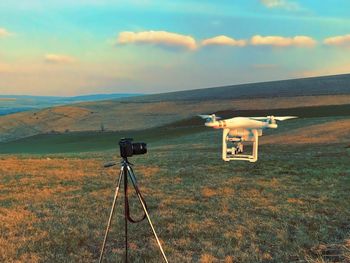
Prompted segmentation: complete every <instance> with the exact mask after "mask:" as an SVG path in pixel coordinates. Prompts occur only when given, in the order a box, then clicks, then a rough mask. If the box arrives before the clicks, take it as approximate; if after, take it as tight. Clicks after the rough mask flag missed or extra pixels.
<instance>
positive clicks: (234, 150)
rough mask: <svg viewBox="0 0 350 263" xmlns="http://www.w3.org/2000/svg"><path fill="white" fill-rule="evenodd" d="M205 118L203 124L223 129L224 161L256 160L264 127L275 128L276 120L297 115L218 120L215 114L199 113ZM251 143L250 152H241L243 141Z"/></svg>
mask: <svg viewBox="0 0 350 263" xmlns="http://www.w3.org/2000/svg"><path fill="white" fill-rule="evenodd" d="M199 117H201V118H202V119H205V120H206V122H205V126H207V127H212V128H214V129H223V134H222V159H223V160H224V161H233V160H240V161H249V162H256V161H257V160H258V143H259V136H262V131H263V130H264V129H268V128H270V129H276V128H277V127H278V125H277V121H284V120H289V119H294V118H297V116H267V117H234V118H231V119H226V120H220V119H221V118H220V117H218V116H216V115H215V114H211V115H199ZM244 142H250V143H251V144H252V152H251V154H243V143H244Z"/></svg>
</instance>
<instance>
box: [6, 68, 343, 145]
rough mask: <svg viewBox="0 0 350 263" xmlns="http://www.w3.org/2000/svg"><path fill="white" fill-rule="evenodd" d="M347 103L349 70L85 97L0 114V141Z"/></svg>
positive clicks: (134, 128) (143, 128) (132, 128)
mask: <svg viewBox="0 0 350 263" xmlns="http://www.w3.org/2000/svg"><path fill="white" fill-rule="evenodd" d="M347 104H350V75H349V74H348V75H338V76H326V77H316V78H306V79H296V80H284V81H273V82H264V83H253V84H244V85H235V86H226V87H218V88H209V89H199V90H190V91H181V92H172V93H164V94H154V95H145V96H138V97H130V98H122V99H117V100H108V101H96V102H83V103H77V104H71V105H67V106H59V107H51V108H46V109H42V110H35V111H28V112H21V113H16V114H11V115H6V116H0V141H2V142H4V141H11V140H16V139H20V138H24V137H29V136H34V135H38V134H45V133H46V134H47V133H51V134H56V133H69V132H73V131H74V132H75V131H85V132H91V131H110V132H111V131H116V132H120V131H126V130H145V129H150V128H153V127H159V126H165V125H170V124H171V123H174V122H178V121H181V120H184V119H189V118H191V117H193V116H194V115H196V114H199V113H211V112H221V113H223V114H225V111H226V112H229V113H230V114H231V116H232V115H233V116H235V114H241V113H242V112H241V111H246V110H255V111H256V110H258V111H259V110H268V111H263V112H261V114H266V113H267V114H268V113H269V112H271V110H273V109H279V110H281V109H290V108H299V109H300V108H301V109H302V108H304V110H306V111H309V110H310V109H305V107H321V106H327V105H340V106H341V105H345V108H343V109H342V110H341V112H344V111H345V113H346V112H348V113H349V112H350V111H349V108H348V107H346V105H347ZM255 111H253V112H252V111H251V112H249V113H256V112H255ZM326 112H327V110H326ZM254 115H255V114H254ZM345 115H346V114H345ZM347 115H349V114H347Z"/></svg>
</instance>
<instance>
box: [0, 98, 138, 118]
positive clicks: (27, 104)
mask: <svg viewBox="0 0 350 263" xmlns="http://www.w3.org/2000/svg"><path fill="white" fill-rule="evenodd" d="M139 95H140V94H131V93H130V94H129V93H113V94H90V95H81V96H74V97H55V96H28V95H0V115H7V114H12V113H17V112H22V111H29V110H35V109H42V108H47V107H53V106H59V105H66V104H71V103H79V102H86V101H99V100H111V99H119V98H124V97H132V96H139Z"/></svg>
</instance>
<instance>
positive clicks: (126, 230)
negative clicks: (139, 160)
mask: <svg viewBox="0 0 350 263" xmlns="http://www.w3.org/2000/svg"><path fill="white" fill-rule="evenodd" d="M122 169H123V173H124V223H125V263H127V262H128V218H127V208H128V203H127V196H128V168H127V167H126V166H123V168H122Z"/></svg>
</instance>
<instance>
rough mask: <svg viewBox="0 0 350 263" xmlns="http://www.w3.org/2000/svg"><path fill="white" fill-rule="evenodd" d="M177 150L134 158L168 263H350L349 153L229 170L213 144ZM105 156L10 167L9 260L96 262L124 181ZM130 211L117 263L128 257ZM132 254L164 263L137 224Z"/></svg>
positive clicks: (264, 157)
mask: <svg viewBox="0 0 350 263" xmlns="http://www.w3.org/2000/svg"><path fill="white" fill-rule="evenodd" d="M202 136H203V139H205V138H207V136H206V135H205V134H203V135H202ZM190 139H191V138H190ZM190 139H189V140H190ZM179 142H180V143H182V144H181V145H180V144H179V146H178V151H172V150H170V151H166V147H164V145H160V146H159V148H156V147H157V146H155V147H154V148H151V149H152V150H150V152H149V154H148V155H147V156H139V157H136V156H135V157H134V159H133V162H134V163H135V164H137V165H135V167H134V169H135V173H136V175H137V177H138V181H139V183H140V188H141V191H142V193H143V194H144V196H145V199H146V201H147V203H148V206H149V208H150V214H151V217H152V220H153V221H154V225H155V227H156V230H157V232H158V234H159V236H160V237H161V238H162V240H164V248H165V250H166V253H167V255H168V257H169V262H181V263H183V262H227V263H229V262H291V261H297V260H307V262H327V260H328V262H342V261H341V260H343V262H346V261H344V260H348V259H349V247H350V241H349V240H348V226H349V223H348V222H349V220H348V219H349V211H348V210H347V208H348V207H349V206H348V197H349V192H348V185H349V184H348V182H349V181H348V178H349V177H348V168H347V165H346V163H345V162H346V161H348V158H347V156H346V153H344V151H346V149H345V148H342V149H339V145H328V146H326V148H325V147H324V146H323V145H322V146H317V145H311V146H300V145H297V146H290V145H288V146H283V145H282V146H280V145H278V146H275V145H272V146H270V147H273V148H271V149H270V148H268V147H267V146H264V149H263V151H262V153H261V156H260V157H261V159H260V160H261V161H260V162H258V163H255V164H247V163H238V162H236V163H229V164H228V163H223V162H222V161H221V160H220V159H219V158H216V157H217V155H215V157H213V151H214V150H213V149H214V148H213V147H212V148H210V147H208V148H199V149H197V150H198V151H197V152H196V154H195V155H194V154H193V152H192V149H193V145H192V144H191V143H192V141H191V142H189V143H188V144H187V145H186V139H184V138H181V139H179ZM200 142H201V141H200ZM167 143H168V141H167ZM194 144H198V141H195V142H194ZM283 147H284V148H283ZM292 147H294V148H292ZM298 147H299V148H298ZM312 147H314V148H312ZM291 148H292V149H291ZM215 149H217V148H215ZM158 150H159V151H158ZM286 152H288V153H290V155H289V156H286V155H285V153H286ZM320 152H321V153H323V154H325V153H327V154H328V153H329V154H330V155H329V156H323V155H322V154H320ZM333 152H336V153H338V156H334V155H333V154H332V153H333ZM300 153H303V155H299V154H300ZM108 154H109V153H108ZM304 154H307V155H308V156H309V158H308V159H307V160H305V158H304ZM291 155H293V156H292V157H291ZM61 156H63V155H61ZM74 156H80V155H74ZM96 156H99V157H97V158H101V159H79V158H53V157H52V159H46V158H39V157H38V158H34V157H26V158H15V157H5V156H4V157H2V158H1V159H0V220H1V221H0V222H2V223H1V224H0V233H1V237H0V262H96V259H97V257H98V253H99V248H100V245H101V242H102V237H103V231H104V228H105V221H106V220H107V218H108V213H109V208H110V204H111V203H110V202H111V199H112V196H113V191H114V185H115V180H116V174H115V173H118V167H114V168H111V169H103V168H102V167H101V164H102V163H103V160H102V158H107V155H103V154H101V155H96ZM84 157H86V154H85V155H81V158H84ZM108 157H109V156H108ZM188 160H190V162H188ZM203 160H205V162H203ZM184 161H186V166H184V167H181V166H179V164H180V163H181V164H182V163H183V162H184ZM218 177H219V178H218ZM132 198H134V196H131V200H132ZM121 199H122V197H121ZM121 203H122V200H118V203H117V205H118V206H117V211H116V215H117V217H116V220H115V221H114V222H113V227H112V233H111V238H110V239H109V242H108V247H107V253H106V259H108V260H107V262H114V260H115V259H116V258H117V259H119V260H120V258H121V257H122V255H123V233H120V232H121V230H120V229H123V225H122V220H121V219H120V218H121V217H122V211H123V210H122V205H121ZM131 204H132V205H135V206H133V207H132V210H133V211H134V209H135V212H139V211H138V209H139V207H138V206H137V205H136V203H134V202H131ZM335 204H336V205H335ZM335 242H338V243H335ZM129 245H130V260H131V261H130V262H139V261H141V259H142V260H144V261H145V262H160V260H161V255H160V254H159V251H158V250H157V247H156V245H155V243H154V239H153V238H152V234H151V233H150V229H149V227H148V226H147V224H146V223H145V222H143V223H141V224H137V225H131V224H130V244H129ZM331 252H332V253H333V252H334V253H335V255H336V257H332V255H333V254H331ZM331 259H338V261H335V260H331ZM317 260H318V261H317ZM322 260H323V261H322Z"/></svg>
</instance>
